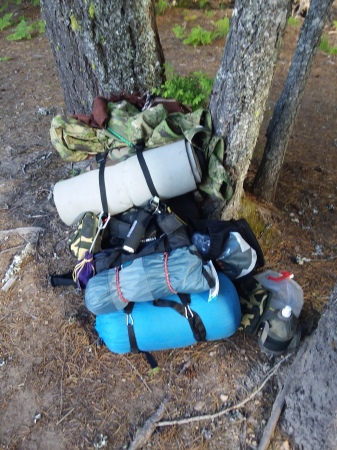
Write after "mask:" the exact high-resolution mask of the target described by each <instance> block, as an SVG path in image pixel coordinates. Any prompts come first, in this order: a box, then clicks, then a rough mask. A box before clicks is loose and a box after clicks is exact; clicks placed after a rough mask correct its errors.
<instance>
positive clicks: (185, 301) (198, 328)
mask: <svg viewBox="0 0 337 450" xmlns="http://www.w3.org/2000/svg"><path fill="white" fill-rule="evenodd" d="M178 296H179V298H180V300H181V302H182V304H181V303H177V302H175V301H174V300H163V299H158V300H154V301H153V304H154V306H161V307H169V308H172V309H174V310H175V311H177V313H179V314H180V315H181V316H183V317H185V318H186V319H187V320H188V323H189V325H190V327H191V330H192V333H193V336H194V339H195V340H196V341H197V342H201V341H205V340H206V328H205V325H204V324H203V321H202V320H201V317H200V316H199V314H197V313H196V312H195V311H193V310H192V309H191V308H190V306H189V304H190V296H189V294H178Z"/></svg>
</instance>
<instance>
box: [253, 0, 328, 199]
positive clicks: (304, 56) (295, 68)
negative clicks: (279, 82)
mask: <svg viewBox="0 0 337 450" xmlns="http://www.w3.org/2000/svg"><path fill="white" fill-rule="evenodd" d="M332 3H333V0H312V1H311V5H310V7H309V10H308V14H307V17H306V19H305V21H304V24H303V28H302V30H301V34H300V37H299V40H298V44H297V47H296V50H295V54H294V57H293V61H292V63H291V66H290V70H289V73H288V77H287V80H286V82H285V85H284V89H283V92H282V94H281V97H280V98H279V100H278V102H277V104H276V106H275V110H274V113H273V117H272V119H271V121H270V123H269V126H268V129H267V133H266V135H267V142H266V146H265V149H264V154H263V158H262V161H261V164H260V166H259V169H258V171H257V174H256V176H255V180H254V183H253V192H254V194H255V195H257V196H258V197H260V198H262V199H263V200H265V201H267V202H272V201H273V200H274V198H275V193H276V187H277V183H278V180H279V176H280V172H281V168H282V164H283V161H284V156H285V153H286V149H287V146H288V141H289V138H290V135H291V133H292V131H293V128H294V125H295V120H296V116H297V113H298V110H299V107H300V104H301V100H302V97H303V93H304V89H305V86H306V83H307V80H308V77H309V73H310V69H311V66H312V62H313V59H314V55H315V52H316V49H317V47H318V44H319V41H320V39H321V35H322V31H323V27H324V23H325V20H326V18H327V16H328V12H329V9H330V7H331V5H332Z"/></svg>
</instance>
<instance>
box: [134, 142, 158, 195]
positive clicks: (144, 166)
mask: <svg viewBox="0 0 337 450" xmlns="http://www.w3.org/2000/svg"><path fill="white" fill-rule="evenodd" d="M135 147H136V151H137V158H138V161H139V164H140V167H141V169H142V171H143V174H144V177H145V181H146V183H147V186H148V188H149V190H150V192H151V195H152V197H159V194H158V192H157V190H156V188H155V186H154V184H153V180H152V178H151V174H150V171H149V168H148V167H147V164H146V161H145V158H144V155H143V150H144V145H140V144H137V145H135Z"/></svg>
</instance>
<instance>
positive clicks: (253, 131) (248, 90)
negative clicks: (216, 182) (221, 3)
mask: <svg viewBox="0 0 337 450" xmlns="http://www.w3.org/2000/svg"><path fill="white" fill-rule="evenodd" d="M290 6H291V0H255V1H254V2H252V1H250V0H237V1H236V2H235V8H234V11H233V15H232V20H231V27H230V31H229V34H228V36H227V41H226V46H225V50H224V55H223V58H222V61H221V66H220V69H219V72H218V74H217V77H216V80H215V82H214V86H213V92H212V96H211V102H210V111H211V114H212V118H213V123H214V128H215V132H216V134H217V135H220V136H222V137H223V138H224V141H225V148H226V154H225V161H224V167H225V169H226V170H227V172H228V174H229V177H230V180H231V182H232V184H233V186H234V195H233V197H232V199H231V200H230V202H229V203H228V205H226V208H225V211H224V212H223V214H222V218H223V219H225V218H231V217H234V216H236V215H237V213H238V209H239V206H240V201H241V197H242V194H243V181H244V179H245V177H246V175H247V171H248V168H249V163H250V160H251V157H252V154H253V151H254V147H255V144H256V140H257V138H258V134H259V129H260V126H261V122H262V119H263V114H264V110H265V105H266V101H267V99H268V94H269V89H270V86H271V82H272V78H273V74H274V70H275V66H276V61H277V56H278V53H279V48H280V43H281V37H282V34H283V31H284V29H285V26H286V23H287V17H288V15H289V13H290Z"/></svg>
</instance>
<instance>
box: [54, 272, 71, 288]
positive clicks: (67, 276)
mask: <svg viewBox="0 0 337 450" xmlns="http://www.w3.org/2000/svg"><path fill="white" fill-rule="evenodd" d="M50 284H51V285H52V287H57V286H74V287H76V286H77V285H76V282H75V281H74V280H73V272H72V271H71V272H67V273H64V274H62V275H51V276H50Z"/></svg>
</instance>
